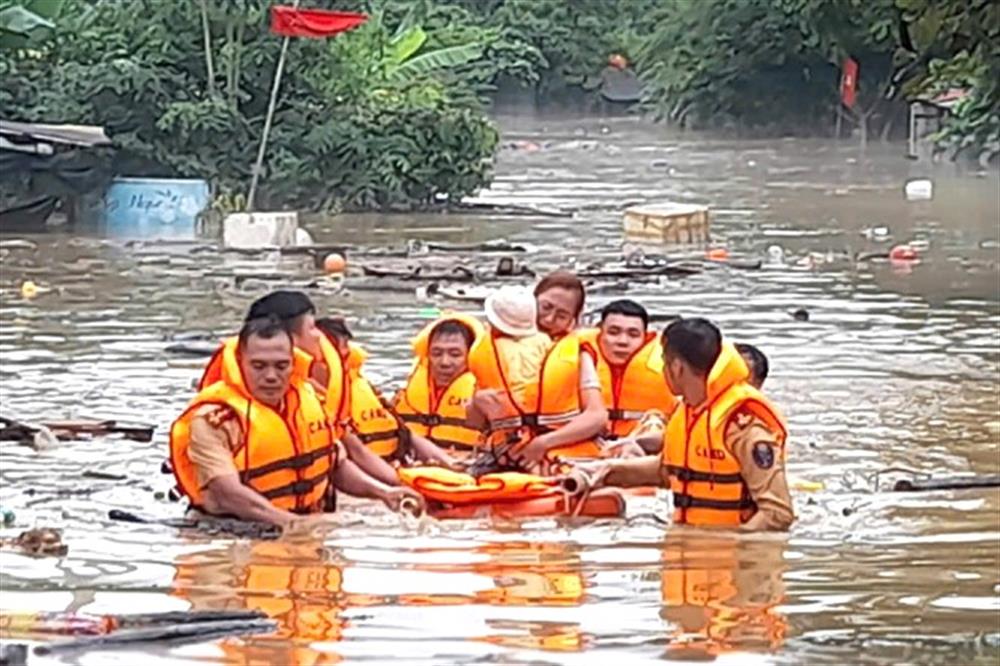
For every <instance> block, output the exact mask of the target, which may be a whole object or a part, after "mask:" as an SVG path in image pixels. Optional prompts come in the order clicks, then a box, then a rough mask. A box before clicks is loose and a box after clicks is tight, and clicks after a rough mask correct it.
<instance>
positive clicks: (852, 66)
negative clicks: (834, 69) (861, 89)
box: [840, 58, 858, 109]
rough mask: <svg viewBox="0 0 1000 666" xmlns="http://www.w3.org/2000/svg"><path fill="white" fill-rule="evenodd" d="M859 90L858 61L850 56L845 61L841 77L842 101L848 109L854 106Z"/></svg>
mask: <svg viewBox="0 0 1000 666" xmlns="http://www.w3.org/2000/svg"><path fill="white" fill-rule="evenodd" d="M857 91H858V61H857V60H855V59H854V58H848V59H847V60H845V61H844V69H843V74H841V77H840V101H841V102H843V103H844V106H846V107H847V108H848V109H853V108H854V101H855V100H856V99H857Z"/></svg>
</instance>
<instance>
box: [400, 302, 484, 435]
mask: <svg viewBox="0 0 1000 666" xmlns="http://www.w3.org/2000/svg"><path fill="white" fill-rule="evenodd" d="M446 321H455V322H458V323H460V324H462V325H464V326H466V327H467V328H468V329H469V330H470V331H471V332H472V334H473V339H474V342H473V344H475V340H478V339H480V338H481V337H482V335H484V333H485V331H484V329H483V325H482V324H481V323H480V322H479V321H478V320H477V319H475V318H473V317H470V316H468V315H463V314H458V313H453V314H447V315H444V316H443V317H441V318H440V319H438V320H437V321H433V322H431V323H430V324H428V325H427V326H425V327H424V328H423V330H421V331H420V333H418V334H417V335H416V337H415V338H414V339H413V343H412V344H413V353H414V356H415V357H416V359H415V361H414V364H413V370H412V371H411V372H410V376H409V378H408V379H407V381H406V386H405V387H404V388H403V390H402V391H400V392H399V394H398V395H397V396H396V401H395V403H394V407H395V410H396V413H397V414H398V415H399V418H400V419H402V421H403V423H404V424H405V425H406V427H407V428H408V429H409V430H410V432H412V433H414V434H417V435H420V436H422V437H426V438H427V439H429V440H431V441H432V442H434V443H435V444H437V445H438V446H441V447H444V448H451V449H458V450H468V449H471V448H473V447H475V446H476V445H477V444H478V443H479V440H480V438H481V435H480V433H479V431H478V430H475V429H473V428H470V427H469V426H468V424H467V422H466V406H467V405H468V404H469V401H471V400H472V396H473V394H474V393H475V391H476V377H475V376H474V375H473V374H472V373H471V372H469V371H466V372H463V373H462V374H460V375H459V376H457V377H456V378H455V379H453V380H452V382H451V384H449V385H448V386H446V387H444V388H443V390H441V391H438V390H437V387H436V386H434V382H433V379H432V378H431V372H430V336H431V334H432V333H433V331H434V329H436V328H437V327H438V326H439V325H440V324H442V323H444V322H446Z"/></svg>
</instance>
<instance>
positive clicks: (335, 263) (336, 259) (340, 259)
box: [323, 252, 347, 273]
mask: <svg viewBox="0 0 1000 666" xmlns="http://www.w3.org/2000/svg"><path fill="white" fill-rule="evenodd" d="M345 268H347V259H344V255H342V254H340V253H339V252H331V253H330V254H328V255H326V258H325V259H324V260H323V270H325V271H326V272H327V273H343V272H344V269H345Z"/></svg>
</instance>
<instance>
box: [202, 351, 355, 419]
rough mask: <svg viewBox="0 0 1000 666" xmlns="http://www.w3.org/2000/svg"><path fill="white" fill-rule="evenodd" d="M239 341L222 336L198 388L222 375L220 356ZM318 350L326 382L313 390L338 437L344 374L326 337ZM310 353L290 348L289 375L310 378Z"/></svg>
mask: <svg viewBox="0 0 1000 666" xmlns="http://www.w3.org/2000/svg"><path fill="white" fill-rule="evenodd" d="M238 344H239V339H238V338H236V337H231V338H227V339H225V340H223V342H222V344H221V345H220V346H219V348H218V349H217V350H216V351H215V353H214V354H213V355H212V358H210V359H209V361H208V364H207V365H206V366H205V370H204V371H203V372H202V375H201V379H200V380H198V390H199V391H200V390H202V389H205V388H208V387H209V386H211V385H212V384H214V383H215V382H217V381H220V380H221V379H222V368H223V357H224V356H225V354H226V353H227V352H226V350H230V353H232V352H234V351H235V350H236V348H237V345H238ZM319 344H320V353H321V354H322V361H323V363H324V364H325V366H326V373H325V374H326V376H327V381H326V386H325V389H324V390H321V391H319V393H318V394H317V395H318V397H319V399H320V401H321V402H322V403H323V409H324V410H326V413H327V417H328V420H329V422H330V423H331V424H332V425H333V426H334V436H335V437H337V438H339V437H340V436H341V435H342V434H343V428H342V425H343V422H344V421H345V420H346V418H347V416H348V411H347V405H348V394H347V392H346V391H345V390H344V387H345V384H346V379H347V377H346V374H345V370H344V367H343V363H342V362H341V359H340V354H338V353H337V350H336V348H335V347H334V346H333V344H331V343H330V341H329V340H328V339H327V338H326V337H321V338H320V341H319ZM316 362H317V359H315V358H314V357H313V356H312V355H311V354H309V353H308V352H306V351H304V350H303V349H300V348H298V347H296V348H295V350H294V360H293V367H292V377H294V378H296V379H299V380H300V381H303V382H305V381H310V378H311V377H312V376H313V374H314V373H313V366H314V365H315V364H316Z"/></svg>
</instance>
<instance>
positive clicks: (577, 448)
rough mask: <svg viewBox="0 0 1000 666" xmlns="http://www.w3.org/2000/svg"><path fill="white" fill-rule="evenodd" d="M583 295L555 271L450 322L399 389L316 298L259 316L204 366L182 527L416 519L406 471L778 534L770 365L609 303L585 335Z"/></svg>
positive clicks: (420, 344)
mask: <svg viewBox="0 0 1000 666" xmlns="http://www.w3.org/2000/svg"><path fill="white" fill-rule="evenodd" d="M585 299H586V292H585V288H584V285H583V283H582V282H581V281H580V280H579V278H577V277H576V276H575V275H574V274H572V273H569V272H566V271H557V272H554V273H551V274H549V275H547V276H545V277H544V278H542V279H541V280H540V281H539V282H538V284H537V285H535V287H534V289H533V290H531V289H528V288H525V287H511V286H506V287H501V288H499V289H497V290H496V291H495V292H494V293H492V294H491V295H490V296H489V298H487V300H486V303H485V321H481V320H480V319H478V318H476V317H473V316H470V315H467V314H461V313H446V314H443V315H442V316H441V317H440V318H439V319H437V320H436V321H433V322H431V323H430V324H428V325H427V326H425V327H424V328H423V330H421V331H420V332H419V333H418V334H417V335H416V336H415V338H414V339H413V344H412V348H413V355H414V360H413V367H412V370H411V372H410V374H409V377H408V379H407V382H406V385H405V387H404V388H403V389H402V390H400V391H399V392H398V393H397V394H396V395H395V396H394V397H392V398H391V399H386V398H385V397H384V396H383V395H382V394H381V393H380V392H379V391H378V390H377V388H376V387H375V386H373V385H372V383H371V382H370V381H369V379H368V378H367V377H366V376H365V374H364V371H363V366H364V362H365V359H366V352H365V351H364V349H363V348H362V347H361V346H360V345H359V344H357V343H356V342H355V341H354V340H353V336H352V334H351V331H350V329H349V328H348V326H347V324H346V322H345V321H344V320H343V319H341V318H336V317H318V316H317V315H318V313H317V312H316V308H315V306H314V305H313V303H312V302H311V301H310V299H309V298H308V296H306V295H305V294H303V293H301V292H293V291H276V292H273V293H271V294H268V295H266V296H264V297H262V298H260V299H258V300H257V301H255V302H254V303H253V305H252V306H251V307H250V309H249V311H248V312H247V316H246V320H245V322H244V324H243V326H242V328H241V329H240V331H239V334H238V335H237V336H235V337H232V338H230V339H227V340H225V341H224V342H223V343H222V345H221V346H220V347H219V349H218V351H217V352H216V353H215V355H214V356H213V357H212V359H211V361H210V362H209V364H208V366H207V368H206V369H205V371H204V374H203V376H202V378H201V381H200V384H199V392H198V394H197V395H196V396H195V398H194V399H193V400H192V402H191V403H190V404H189V405H188V407H187V408H186V409H185V411H184V412H183V413H182V414H181V416H180V417H179V418H178V419H177V420H176V421H175V422H174V424H173V426H172V428H171V433H170V458H171V468H172V470H173V473H174V475H175V477H176V480H177V490H178V491H179V492H180V494H182V495H185V496H187V497H188V498H189V500H190V502H191V504H192V507H194V508H196V509H198V510H200V511H203V512H206V513H209V514H214V515H226V516H235V517H237V518H241V519H246V520H256V521H263V522H267V523H272V524H276V525H280V526H288V525H290V524H292V523H294V522H295V521H296V520H299V519H300V518H301V516H303V515H304V514H314V513H322V512H329V511H332V510H334V509H335V503H336V491H338V490H339V491H341V492H344V493H347V494H349V495H353V496H359V497H367V498H372V499H378V500H381V501H382V502H384V503H385V504H386V505H387V506H389V507H390V508H391V509H393V510H399V509H400V508H401V507H404V506H409V507H413V506H416V507H422V506H423V504H424V501H425V500H424V498H423V497H422V496H421V495H420V494H419V493H417V492H416V491H414V490H413V489H411V488H409V487H406V486H405V485H401V484H400V482H399V474H398V473H397V468H398V467H399V466H400V465H410V464H414V463H416V464H433V465H440V466H443V467H450V468H460V467H462V466H463V465H467V464H468V463H469V462H470V461H473V460H477V461H480V462H481V460H482V455H483V454H484V453H489V454H490V455H491V456H492V459H493V460H494V461H496V462H497V464H499V465H502V466H506V467H505V468H506V469H519V470H521V471H525V472H531V473H534V474H539V475H543V476H552V475H567V474H575V473H581V474H586V475H587V477H588V478H589V479H590V480H591V481H592V483H594V484H597V485H603V486H609V487H636V486H656V485H662V486H665V487H667V488H669V489H670V491H671V494H672V498H673V506H674V522H675V523H678V524H689V525H696V526H708V527H724V528H725V527H728V528H736V529H742V530H751V531H757V530H786V529H788V527H789V525H790V524H791V523H792V521H793V520H794V513H793V510H792V503H791V498H790V494H789V490H788V482H787V479H786V476H785V464H784V461H785V441H786V438H787V432H786V426H785V423H784V420H783V418H782V416H781V415H780V413H779V411H778V410H777V409H776V408H775V407H774V406H773V405H772V404H771V402H770V401H769V400H768V399H767V398H766V397H765V396H764V395H763V393H762V392H761V387H762V385H763V383H764V380H765V379H766V377H767V373H768V363H767V358H766V357H765V356H764V355H763V354H762V353H761V352H760V350H759V349H757V348H756V347H753V346H752V345H745V344H744V345H734V344H732V343H730V342H728V341H727V340H725V339H724V338H723V336H722V334H721V332H720V331H719V329H718V328H717V327H716V326H715V325H714V324H712V323H711V322H709V321H707V320H705V319H701V318H679V319H676V320H674V321H672V322H671V323H669V325H668V326H667V327H666V328H665V329H664V330H663V331H662V332H656V331H653V330H650V326H649V324H650V321H649V315H648V313H647V312H646V310H645V309H644V308H643V307H642V306H641V305H640V304H638V303H636V302H635V301H632V300H627V299H623V300H616V301H613V302H611V303H609V304H607V305H606V306H605V307H604V308H603V309H602V310H601V312H600V324H599V326H598V327H596V328H582V329H581V328H578V325H579V322H580V319H581V315H582V313H583V310H584V303H585Z"/></svg>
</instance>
